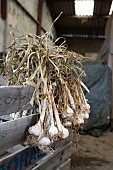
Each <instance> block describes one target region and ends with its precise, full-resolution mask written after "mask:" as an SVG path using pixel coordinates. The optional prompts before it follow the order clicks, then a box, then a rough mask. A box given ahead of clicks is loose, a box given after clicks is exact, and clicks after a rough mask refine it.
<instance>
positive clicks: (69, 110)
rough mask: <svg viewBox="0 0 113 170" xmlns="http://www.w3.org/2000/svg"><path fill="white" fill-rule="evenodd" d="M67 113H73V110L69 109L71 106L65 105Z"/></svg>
mask: <svg viewBox="0 0 113 170" xmlns="http://www.w3.org/2000/svg"><path fill="white" fill-rule="evenodd" d="M67 113H68V114H71V115H72V114H74V111H73V109H71V107H69V106H67Z"/></svg>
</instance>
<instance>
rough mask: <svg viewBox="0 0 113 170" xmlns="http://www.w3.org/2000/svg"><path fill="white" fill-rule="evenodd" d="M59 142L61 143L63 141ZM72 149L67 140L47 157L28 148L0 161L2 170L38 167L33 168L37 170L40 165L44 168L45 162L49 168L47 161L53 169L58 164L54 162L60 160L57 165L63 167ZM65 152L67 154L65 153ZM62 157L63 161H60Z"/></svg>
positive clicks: (27, 169)
mask: <svg viewBox="0 0 113 170" xmlns="http://www.w3.org/2000/svg"><path fill="white" fill-rule="evenodd" d="M67 139H68V140H69V139H70V138H67ZM59 142H61V140H60V141H59ZM66 142H67V141H66ZM64 145H65V146H64ZM70 147H71V143H69V141H68V144H66V143H65V140H62V142H61V145H59V144H58V145H56V146H55V151H54V152H52V153H51V154H49V155H47V154H46V153H44V152H42V151H41V150H39V149H35V148H33V147H29V146H26V147H24V148H22V149H20V150H18V151H16V152H14V153H12V154H10V155H8V156H5V157H4V158H2V159H0V170H2V169H3V170H9V169H10V170H15V169H16V170H30V169H32V168H33V167H34V166H35V165H36V167H34V168H33V170H35V168H37V164H38V166H39V165H40V166H41V167H42V164H43V161H44V165H45V164H46V166H48V165H47V162H46V161H47V160H48V161H49V163H52V165H51V166H52V167H53V165H54V166H56V164H54V163H53V162H54V161H53V160H55V159H58V161H57V162H56V163H57V165H61V163H62V162H64V160H66V159H68V158H69V157H70V155H71V153H70ZM65 150H66V152H64V151H65ZM66 153H67V154H66ZM43 157H44V158H43ZM62 157H63V159H62V160H60V159H61V158H62ZM42 158H43V159H42ZM51 158H52V159H51ZM53 158H54V159H53ZM51 160H52V162H51ZM42 170H43V169H42ZM44 170H45V169H44Z"/></svg>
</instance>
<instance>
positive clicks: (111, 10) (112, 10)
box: [109, 1, 113, 15]
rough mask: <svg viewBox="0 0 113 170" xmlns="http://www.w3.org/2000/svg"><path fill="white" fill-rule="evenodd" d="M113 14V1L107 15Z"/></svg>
mask: <svg viewBox="0 0 113 170" xmlns="http://www.w3.org/2000/svg"><path fill="white" fill-rule="evenodd" d="M112 12H113V1H112V4H111V8H110V12H109V15H111V14H112Z"/></svg>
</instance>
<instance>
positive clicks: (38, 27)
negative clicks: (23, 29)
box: [37, 0, 43, 35]
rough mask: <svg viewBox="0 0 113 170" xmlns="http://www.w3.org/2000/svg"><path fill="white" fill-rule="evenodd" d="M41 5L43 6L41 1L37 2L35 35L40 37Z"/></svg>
mask: <svg viewBox="0 0 113 170" xmlns="http://www.w3.org/2000/svg"><path fill="white" fill-rule="evenodd" d="M42 5H43V1H42V0H39V2H38V16H37V20H38V22H39V24H38V25H37V35H41V23H42Z"/></svg>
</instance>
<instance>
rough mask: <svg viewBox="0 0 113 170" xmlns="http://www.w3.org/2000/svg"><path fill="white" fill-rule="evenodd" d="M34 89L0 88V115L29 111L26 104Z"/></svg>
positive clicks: (20, 87)
mask: <svg viewBox="0 0 113 170" xmlns="http://www.w3.org/2000/svg"><path fill="white" fill-rule="evenodd" d="M33 92H34V89H33V88H32V87H26V86H0V115H1V116H2V115H7V114H10V113H15V112H18V111H20V110H27V109H31V108H32V106H31V105H30V104H29V103H28V102H29V101H30V99H31V97H32V95H33Z"/></svg>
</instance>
